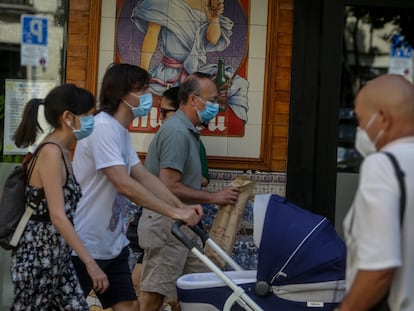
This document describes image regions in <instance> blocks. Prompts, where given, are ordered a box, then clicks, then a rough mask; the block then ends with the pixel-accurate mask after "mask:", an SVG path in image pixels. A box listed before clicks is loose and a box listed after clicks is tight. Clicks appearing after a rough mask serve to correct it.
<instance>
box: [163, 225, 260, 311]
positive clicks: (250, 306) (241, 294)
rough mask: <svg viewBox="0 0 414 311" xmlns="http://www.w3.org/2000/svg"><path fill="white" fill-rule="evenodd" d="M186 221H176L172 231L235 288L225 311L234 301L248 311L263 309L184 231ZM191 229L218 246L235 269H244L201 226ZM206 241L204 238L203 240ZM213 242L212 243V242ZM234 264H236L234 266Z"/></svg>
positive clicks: (221, 253)
mask: <svg viewBox="0 0 414 311" xmlns="http://www.w3.org/2000/svg"><path fill="white" fill-rule="evenodd" d="M184 224H185V223H184V222H183V221H181V220H178V221H176V222H175V223H174V224H173V226H172V228H171V233H172V234H173V235H174V236H175V237H176V238H177V239H178V240H179V241H181V242H182V243H183V244H184V245H185V246H186V247H187V248H188V249H189V250H190V252H192V253H193V254H194V255H195V256H197V257H198V259H200V260H201V261H202V262H203V263H204V264H205V265H206V266H207V267H208V268H210V270H211V271H213V272H214V273H215V274H216V275H217V276H218V277H219V278H220V279H221V280H222V281H223V282H224V283H225V284H226V285H227V286H229V287H230V288H231V289H232V290H233V294H231V295H230V296H229V298H228V299H227V300H226V303H225V305H224V309H223V310H224V311H229V310H230V309H231V306H232V305H233V304H234V303H238V304H239V305H240V306H241V307H242V308H243V309H245V310H247V311H263V309H262V308H261V307H259V306H258V305H257V304H256V302H254V301H253V299H252V298H250V297H249V296H248V295H247V294H246V293H245V291H244V289H243V288H242V287H240V286H238V285H237V284H236V283H234V282H233V281H232V280H231V279H230V278H229V277H228V276H227V275H226V274H225V273H224V271H221V269H220V268H219V267H217V266H216V265H215V264H214V263H213V262H212V261H211V260H210V259H209V258H208V257H207V256H206V255H205V254H204V252H203V250H202V249H200V247H199V246H198V245H197V244H196V243H195V242H193V241H191V240H190V239H189V238H188V237H187V236H186V235H185V234H184V233H183V232H182V231H181V226H182V225H184ZM189 228H190V229H191V230H193V231H194V233H196V234H198V235H200V234H201V235H202V236H203V237H201V235H200V238H201V239H202V240H203V239H206V240H205V241H206V242H207V244H208V245H210V246H212V247H217V249H215V248H214V250H216V251H219V250H221V252H220V255H223V256H224V257H223V256H222V257H223V259H224V260H225V261H226V262H227V263H229V262H228V261H227V260H230V261H233V262H232V263H229V264H230V265H231V266H232V267H233V268H237V269H235V270H243V269H242V268H241V267H240V266H238V264H237V263H236V262H234V260H232V258H231V257H230V256H228V255H227V254H226V252H224V251H223V250H222V249H221V248H220V247H219V246H218V245H217V244H215V242H214V241H213V240H212V239H211V238H210V237H209V236H208V234H207V233H205V232H204V231H203V230H202V229H201V228H200V227H199V226H197V225H195V226H194V227H189ZM203 242H204V240H203ZM210 243H212V244H210ZM233 265H234V266H233Z"/></svg>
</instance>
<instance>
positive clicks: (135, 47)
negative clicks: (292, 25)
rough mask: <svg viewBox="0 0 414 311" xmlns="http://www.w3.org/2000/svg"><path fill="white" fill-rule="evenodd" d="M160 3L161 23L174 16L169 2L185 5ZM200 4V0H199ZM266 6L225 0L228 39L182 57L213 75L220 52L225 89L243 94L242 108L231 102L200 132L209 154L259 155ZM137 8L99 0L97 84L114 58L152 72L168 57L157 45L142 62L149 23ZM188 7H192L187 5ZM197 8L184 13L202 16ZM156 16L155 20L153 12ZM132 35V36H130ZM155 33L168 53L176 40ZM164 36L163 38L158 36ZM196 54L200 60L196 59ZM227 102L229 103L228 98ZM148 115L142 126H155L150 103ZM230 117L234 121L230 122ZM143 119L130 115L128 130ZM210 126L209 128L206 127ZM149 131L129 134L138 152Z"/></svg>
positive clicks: (259, 1) (130, 1)
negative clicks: (227, 78) (225, 74)
mask: <svg viewBox="0 0 414 311" xmlns="http://www.w3.org/2000/svg"><path fill="white" fill-rule="evenodd" d="M193 2H194V1H193ZM145 3H147V5H150V4H151V3H155V2H153V1H142V5H144V4H145ZM162 3H163V6H164V7H165V9H164V11H162V12H164V13H165V14H164V15H161V16H163V17H162V18H164V19H166V20H163V21H162V22H161V21H160V22H159V23H160V24H165V23H167V24H168V18H171V22H170V23H172V17H169V15H171V14H172V11H173V9H172V8H173V7H176V6H181V7H183V8H188V7H189V5H187V4H186V3H187V1H185V0H171V1H170V2H169V1H162ZM200 3H202V1H201V0H200ZM267 7H268V0H255V2H254V5H253V3H252V0H229V1H225V3H224V12H223V14H222V16H221V17H220V24H222V21H223V25H224V22H226V23H227V26H222V27H221V28H222V32H224V30H223V29H227V35H228V37H226V38H225V41H227V43H226V44H224V43H220V44H222V46H221V47H219V48H216V49H214V48H213V47H210V46H209V47H206V48H203V49H202V50H197V49H193V50H191V53H192V55H191V56H192V57H187V58H186V62H187V60H188V59H189V58H195V59H198V60H197V62H196V63H197V64H198V66H199V67H194V68H193V71H195V70H200V71H203V70H204V71H206V72H209V73H212V74H215V70H216V69H215V68H217V63H218V59H219V58H221V57H223V58H224V59H225V62H226V70H228V71H229V75H231V77H232V81H233V84H234V87H235V91H234V92H233V91H231V92H230V89H229V93H228V94H229V96H231V97H232V98H234V99H236V98H238V99H239V98H245V97H246V100H245V101H244V104H243V105H240V107H241V106H243V107H245V108H243V109H241V110H240V111H238V110H239V109H238V108H235V107H236V106H239V103H235V104H234V105H233V108H234V109H233V108H232V106H229V107H230V108H229V109H227V110H228V111H227V112H226V113H224V114H222V115H221V116H220V115H219V116H218V117H217V118H216V119H215V120H214V121H213V122H212V123H210V125H209V130H204V131H203V132H202V140H203V142H204V144H205V145H206V148H207V154H208V155H210V156H223V157H238V158H259V157H260V150H261V148H260V147H261V146H260V144H261V139H258V138H260V137H261V135H262V114H263V100H264V96H263V93H264V76H265V54H266V30H267ZM136 8H138V6H137V1H134V0H121V1H115V0H108V1H103V3H102V20H101V39H100V51H99V56H100V57H99V74H98V84H99V82H100V81H101V79H102V76H103V73H104V72H105V69H106V67H107V66H108V65H109V64H110V63H112V62H114V61H125V62H130V63H134V64H136V65H141V66H144V67H145V66H148V67H149V71H151V72H153V76H154V73H155V71H156V67H157V66H158V65H157V57H158V63H159V62H160V58H161V59H162V58H163V57H164V58H165V57H166V55H157V54H156V52H157V51H159V50H156V51H155V52H154V54H153V55H152V58H151V61H150V63H149V64H145V62H143V61H142V58H145V55H143V54H145V53H141V51H140V48H141V46H140V43H139V42H141V41H142V36H144V34H145V30H146V29H147V28H146V26H145V25H146V24H145V23H143V21H144V18H145V16H144V13H142V12H141V11H139V13H137V11H134V10H135V9H136ZM139 8H140V9H141V10H144V9H145V8H141V7H139ZM117 9H118V11H117ZM183 10H184V9H183ZM186 10H187V9H186ZM188 10H189V11H190V9H188ZM196 11H197V10H191V11H190V12H189V13H188V14H191V16H193V17H194V16H195V17H197V16H198V15H200V16H201V15H203V14H202V12H201V11H200V12H198V11H197V12H196ZM194 12H195V13H194ZM117 14H118V17H117ZM160 14H161V13H160ZM243 14H244V15H243ZM131 16H136V18H134V17H133V19H131ZM154 18H155V19H156V17H154ZM162 18H160V19H162ZM185 18H187V16H185ZM178 20H179V21H183V20H184V17H183V16H181V15H180V16H179V18H178ZM134 21H135V22H134ZM185 21H186V22H187V23H188V27H193V26H194V25H193V24H190V22H189V21H187V20H185ZM183 23H184V22H183ZM191 23H192V22H191ZM198 23H199V24H197V25H198V27H200V28H202V22H200V21H198ZM246 23H247V24H246ZM226 27H228V28H226ZM120 28H122V29H124V31H121V32H119V31H120ZM127 29H129V30H127ZM131 38H133V39H134V40H131ZM159 38H161V39H159V41H158V49H163V50H164V51H166V53H165V54H167V52H168V51H167V50H168V49H169V48H172V47H171V46H172V44H173V41H174V40H173V39H170V40H168V38H164V37H163V36H162V34H160V37H159ZM135 39H136V40H135ZM163 39H164V41H162V40H163ZM139 40H141V41H139ZM197 40H200V39H197ZM135 41H136V42H135ZM243 42H244V43H243ZM160 44H164V45H166V47H165V46H164V47H162V46H160ZM221 49H222V50H221ZM120 51H121V52H120ZM122 51H124V52H122ZM174 55H175V56H176V57H177V58H178V56H180V55H179V52H177V51H175V54H174ZM181 56H183V55H181ZM186 56H187V55H186ZM154 59H155V60H154ZM200 59H202V60H201V61H200ZM164 62H165V59H164ZM200 64H203V65H200ZM176 65H177V64H176ZM177 66H178V65H177ZM184 66H186V65H184ZM210 71H211V72H210ZM158 78H159V77H158ZM161 78H162V79H158V80H163V79H164V78H165V76H164V77H161ZM243 81H244V82H243ZM239 82H240V83H239ZM98 86H99V85H98ZM98 88H99V87H98ZM236 89H237V90H236ZM156 92H157V86H154V94H155V93H156ZM158 93H159V91H158ZM233 95H234V96H233ZM229 102H231V100H230V101H229ZM155 105H156V103H155ZM150 115H151V117H150V119H149V120H146V121H145V124H146V126H147V127H151V128H154V129H156V128H158V126H159V120H158V109H157V108H156V107H153V111H152V112H151V114H150ZM236 119H238V121H240V120H241V121H242V122H241V123H240V122H238V123H237V122H236V121H237V120H236ZM231 120H236V121H235V123H233V121H231ZM142 122H143V120H139V119H136V120H134V122H133V123H132V125H131V127H130V129H131V130H132V131H133V130H134V128H140V127H141V126H142ZM210 127H211V129H212V130H210ZM218 128H223V129H224V128H226V129H225V130H223V132H222V133H221V134H219V135H216V134H217V132H220V131H219V130H218ZM240 128H241V129H242V132H240V131H239V130H240ZM232 131H236V132H237V133H233V132H232ZM153 135H154V134H153V133H149V132H146V131H143V132H142V131H141V132H137V133H133V134H132V137H133V138H132V139H133V143H134V146H135V147H136V149H137V151H138V152H146V151H147V148H148V146H149V144H150V142H151V140H152V137H153Z"/></svg>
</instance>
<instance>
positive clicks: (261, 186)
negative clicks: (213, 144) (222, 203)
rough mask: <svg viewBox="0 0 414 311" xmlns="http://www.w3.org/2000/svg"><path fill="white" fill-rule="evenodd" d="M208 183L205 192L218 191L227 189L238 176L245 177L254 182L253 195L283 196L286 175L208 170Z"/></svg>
mask: <svg viewBox="0 0 414 311" xmlns="http://www.w3.org/2000/svg"><path fill="white" fill-rule="evenodd" d="M209 174H210V183H209V185H208V186H207V187H206V188H205V189H206V190H207V191H213V192H214V191H219V190H221V189H223V188H225V187H227V186H228V185H229V184H230V183H231V182H232V181H233V180H234V179H235V178H237V177H238V176H240V175H247V176H249V177H250V178H251V179H252V180H255V181H256V189H255V192H254V194H264V193H274V194H278V195H281V196H285V192H286V174H285V173H268V172H260V171H255V172H253V171H228V170H213V169H210V170H209Z"/></svg>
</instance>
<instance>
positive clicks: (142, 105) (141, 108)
mask: <svg viewBox="0 0 414 311" xmlns="http://www.w3.org/2000/svg"><path fill="white" fill-rule="evenodd" d="M129 94H131V95H132V96H134V97H137V98H138V99H139V105H138V107H134V106H132V105H130V104H128V103H127V102H126V101H125V100H123V101H124V103H125V104H127V105H128V106H129V107H130V108H131V111H132V114H133V115H134V117H135V118H139V117H145V116H146V115H148V114H149V113H150V112H151V108H152V94H151V93H145V94H143V95H136V94H134V93H132V92H129Z"/></svg>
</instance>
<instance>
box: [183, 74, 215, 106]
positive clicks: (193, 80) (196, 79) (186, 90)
mask: <svg viewBox="0 0 414 311" xmlns="http://www.w3.org/2000/svg"><path fill="white" fill-rule="evenodd" d="M201 79H210V80H211V75H209V74H207V73H203V72H199V71H196V72H194V73H192V74H191V75H189V76H188V77H187V78H186V79H185V80H184V82H183V83H181V84H180V90H179V91H178V101H179V103H180V105H184V104H185V103H186V102H187V101H188V98H189V97H190V95H191V94H193V93H195V94H200V80H201Z"/></svg>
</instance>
